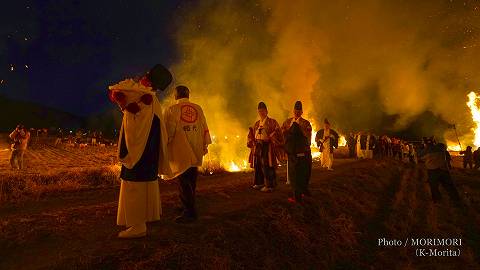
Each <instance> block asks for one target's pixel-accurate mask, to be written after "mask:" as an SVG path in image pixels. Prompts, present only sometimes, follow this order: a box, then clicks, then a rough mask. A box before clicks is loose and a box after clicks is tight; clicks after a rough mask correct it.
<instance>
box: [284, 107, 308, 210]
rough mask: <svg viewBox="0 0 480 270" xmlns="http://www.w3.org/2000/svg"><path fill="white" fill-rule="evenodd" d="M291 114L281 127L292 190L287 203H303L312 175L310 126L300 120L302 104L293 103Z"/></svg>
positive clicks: (305, 121) (304, 120) (303, 120)
mask: <svg viewBox="0 0 480 270" xmlns="http://www.w3.org/2000/svg"><path fill="white" fill-rule="evenodd" d="M293 114H294V116H293V117H291V118H288V119H287V120H286V121H285V122H284V123H283V125H282V131H283V135H284V137H285V151H286V152H287V156H288V169H287V171H288V175H287V177H288V179H289V181H290V183H291V185H292V188H293V197H290V198H288V201H289V202H292V203H295V202H298V203H303V196H304V195H309V194H310V192H309V190H308V184H309V182H310V176H311V173H312V153H311V150H310V143H311V138H312V125H311V124H310V122H309V121H307V120H306V119H303V118H302V114H303V108H302V102H300V101H297V102H295V106H294V110H293Z"/></svg>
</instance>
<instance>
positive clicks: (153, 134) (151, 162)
mask: <svg viewBox="0 0 480 270" xmlns="http://www.w3.org/2000/svg"><path fill="white" fill-rule="evenodd" d="M122 132H125V131H122ZM160 136H161V133H160V119H159V118H158V117H157V116H156V115H155V116H154V117H153V120H152V127H151V128H150V133H149V134H148V139H147V143H146V145H145V150H144V151H143V154H142V156H141V157H140V160H139V161H138V162H137V163H136V164H135V166H133V168H132V169H128V168H127V167H125V166H124V165H122V169H121V171H120V178H121V179H123V180H126V181H133V182H148V181H155V180H157V178H158V162H159V154H160V152H159V151H160ZM127 154H128V150H127V144H126V143H125V133H124V134H122V141H121V142H120V158H123V157H125V156H126V155H127Z"/></svg>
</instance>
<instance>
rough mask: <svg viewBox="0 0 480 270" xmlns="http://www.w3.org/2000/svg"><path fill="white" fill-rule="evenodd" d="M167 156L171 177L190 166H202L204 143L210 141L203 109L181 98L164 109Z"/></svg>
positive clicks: (205, 150) (205, 145) (209, 142)
mask: <svg viewBox="0 0 480 270" xmlns="http://www.w3.org/2000/svg"><path fill="white" fill-rule="evenodd" d="M165 121H166V125H167V132H168V146H167V147H168V155H169V158H170V159H169V161H170V168H171V170H172V173H171V174H170V175H169V176H168V177H167V179H173V178H175V177H177V176H179V175H180V174H182V173H184V172H185V171H186V170H187V169H189V168H190V167H199V166H202V162H203V156H204V155H205V154H206V153H207V146H208V145H209V144H211V143H212V140H211V138H210V132H209V130H208V126H207V121H206V119H205V115H204V114H203V110H202V108H201V107H200V106H199V105H197V104H195V103H192V102H190V101H189V99H188V98H182V99H179V100H178V101H177V104H175V105H172V106H170V107H169V108H167V109H166V110H165Z"/></svg>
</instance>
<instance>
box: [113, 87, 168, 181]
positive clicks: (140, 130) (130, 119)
mask: <svg viewBox="0 0 480 270" xmlns="http://www.w3.org/2000/svg"><path fill="white" fill-rule="evenodd" d="M109 89H110V90H112V91H120V92H122V93H123V94H125V96H126V104H129V103H132V102H137V104H138V105H139V107H140V111H139V112H137V113H136V114H133V113H131V112H128V111H127V110H126V109H124V110H123V120H122V127H121V129H120V137H119V142H118V147H119V153H120V146H121V142H122V138H123V136H125V144H126V147H127V150H128V154H127V155H126V156H124V157H119V158H120V162H121V163H122V164H123V165H124V166H125V167H126V168H128V169H132V168H133V167H134V166H135V164H137V162H138V161H139V160H140V158H141V157H142V154H143V152H144V150H145V145H146V144H147V140H148V136H149V134H150V129H151V126H152V121H153V117H154V115H156V116H157V117H158V118H159V120H160V134H161V135H160V137H161V138H160V149H159V150H160V151H159V154H160V158H159V164H158V165H159V166H158V174H160V175H170V174H171V170H170V166H169V163H168V154H167V153H168V152H167V143H168V134H167V130H166V127H165V122H164V119H163V114H162V108H161V105H160V101H159V100H158V98H157V97H156V95H155V92H154V91H152V88H150V87H146V86H144V85H142V84H140V83H138V82H136V81H134V80H132V79H127V80H124V81H121V82H119V83H118V84H116V85H113V86H110V87H109ZM144 94H150V95H152V103H151V104H150V105H146V104H144V103H142V102H140V98H141V97H142V96H143V95H144Z"/></svg>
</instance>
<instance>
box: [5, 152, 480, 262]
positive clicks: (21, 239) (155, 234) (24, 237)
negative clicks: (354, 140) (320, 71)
mask: <svg viewBox="0 0 480 270" xmlns="http://www.w3.org/2000/svg"><path fill="white" fill-rule="evenodd" d="M336 164H337V166H336V169H335V171H333V172H327V171H323V170H320V169H319V168H315V169H314V170H313V176H312V181H311V192H312V197H311V198H308V199H307V200H308V202H307V205H306V206H305V207H299V206H295V205H291V204H289V203H288V202H287V201H286V197H287V195H288V192H289V191H290V187H289V186H287V185H285V184H284V178H283V177H280V179H279V187H278V189H277V190H276V191H275V192H274V193H272V194H263V193H260V192H256V191H254V190H251V189H250V184H251V178H252V175H251V173H236V174H225V175H217V176H212V177H206V178H205V177H204V178H201V179H200V180H199V184H198V187H199V188H198V198H197V202H198V209H199V213H200V215H201V217H200V219H199V221H198V222H196V223H195V224H190V225H177V224H175V223H174V222H173V221H172V220H173V218H174V217H175V216H176V215H177V213H176V210H175V208H176V206H177V204H178V200H177V194H176V186H175V185H174V184H172V183H164V184H162V185H161V190H162V206H163V210H164V212H163V218H162V220H161V221H159V222H155V223H152V224H149V237H147V238H145V239H137V240H120V239H117V238H116V235H117V233H118V231H119V230H120V229H121V228H119V227H117V226H115V225H114V224H115V220H116V207H117V201H116V200H117V197H118V187H112V188H103V189H95V190H82V191H78V192H72V193H66V194H60V195H55V196H52V197H49V198H43V199H41V200H39V201H30V202H24V203H22V204H14V205H12V204H11V205H6V206H3V207H1V208H0V246H1V247H2V250H1V253H0V269H119V268H120V269H178V268H184V269H199V268H201V269H279V268H281V269H327V268H336V269H367V268H370V269H380V268H387V269H416V268H417V266H418V267H419V268H421V269H452V268H451V267H456V268H459V267H460V266H465V265H467V266H469V267H470V266H471V267H479V264H478V262H475V259H478V254H476V253H477V252H478V245H479V243H478V235H479V234H480V230H479V228H480V227H478V226H477V225H479V224H480V223H479V219H478V217H479V213H478V207H477V208H475V206H480V205H479V204H478V202H479V201H478V199H479V198H480V197H479V196H480V192H479V191H480V190H479V188H478V182H475V180H472V176H471V175H468V174H465V173H463V172H458V173H456V174H455V179H458V184H459V189H460V190H461V191H462V192H464V191H468V193H469V197H468V206H467V208H465V210H462V211H458V210H456V209H455V208H453V207H451V205H450V203H449V202H448V201H446V202H445V203H443V204H442V205H440V206H435V207H434V206H433V205H432V204H431V203H430V200H429V199H430V197H429V193H428V189H426V188H427V186H426V183H425V175H424V173H423V171H422V170H419V169H417V168H414V167H409V166H404V165H402V164H398V163H395V162H393V161H360V162H357V161H352V160H338V161H336ZM279 175H280V176H282V175H284V172H283V171H282V170H280V171H279ZM472 199H473V200H472ZM415 234H418V235H415ZM439 235H441V236H444V237H457V236H460V237H462V238H463V239H465V241H466V243H467V244H466V246H465V247H463V251H464V252H465V254H464V255H463V256H461V257H459V258H434V259H432V258H426V259H424V260H421V259H418V258H415V256H414V254H412V250H410V249H403V248H379V247H378V246H377V245H376V244H377V239H378V238H380V237H391V238H399V239H403V238H405V237H430V236H439ZM475 235H477V236H475ZM476 256H477V257H476ZM388 266H390V267H388ZM463 269H466V268H463ZM472 269H475V268H472Z"/></svg>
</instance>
